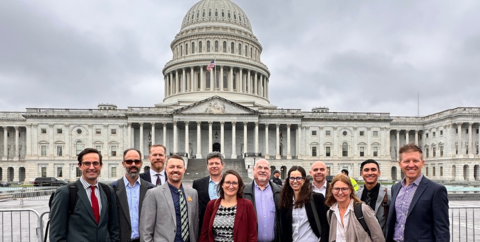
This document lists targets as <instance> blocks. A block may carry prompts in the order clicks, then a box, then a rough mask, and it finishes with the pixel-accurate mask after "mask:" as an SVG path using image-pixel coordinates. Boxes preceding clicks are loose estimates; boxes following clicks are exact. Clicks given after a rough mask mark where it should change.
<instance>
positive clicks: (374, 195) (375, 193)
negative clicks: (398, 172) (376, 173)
mask: <svg viewBox="0 0 480 242" xmlns="http://www.w3.org/2000/svg"><path fill="white" fill-rule="evenodd" d="M379 190H380V183H377V185H375V186H374V187H373V188H372V190H368V189H367V187H366V186H363V192H362V197H361V198H360V200H362V201H364V202H365V203H367V196H368V195H369V194H368V193H370V203H367V205H368V206H370V207H371V208H372V209H373V211H375V205H376V204H377V198H378V191H379Z"/></svg>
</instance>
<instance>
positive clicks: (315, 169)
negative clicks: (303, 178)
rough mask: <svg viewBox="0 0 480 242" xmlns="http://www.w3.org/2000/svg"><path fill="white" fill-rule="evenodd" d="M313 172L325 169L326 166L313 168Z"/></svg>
mask: <svg viewBox="0 0 480 242" xmlns="http://www.w3.org/2000/svg"><path fill="white" fill-rule="evenodd" d="M312 171H313V172H319V171H325V168H313V169H312Z"/></svg>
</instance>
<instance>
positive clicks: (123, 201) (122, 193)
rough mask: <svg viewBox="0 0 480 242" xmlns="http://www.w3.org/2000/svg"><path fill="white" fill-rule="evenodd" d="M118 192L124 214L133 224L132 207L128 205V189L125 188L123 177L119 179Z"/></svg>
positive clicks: (129, 222)
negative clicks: (131, 217) (131, 218)
mask: <svg viewBox="0 0 480 242" xmlns="http://www.w3.org/2000/svg"><path fill="white" fill-rule="evenodd" d="M117 194H118V200H119V201H120V207H121V208H122V211H123V215H124V216H125V218H127V221H128V224H132V223H131V221H130V209H129V207H128V197H127V190H126V188H125V182H123V177H122V178H120V179H119V180H118V188H117ZM102 210H103V209H102Z"/></svg>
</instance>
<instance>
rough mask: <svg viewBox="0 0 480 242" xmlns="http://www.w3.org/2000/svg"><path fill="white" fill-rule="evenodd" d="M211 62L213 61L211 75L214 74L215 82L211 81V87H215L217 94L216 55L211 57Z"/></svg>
mask: <svg viewBox="0 0 480 242" xmlns="http://www.w3.org/2000/svg"><path fill="white" fill-rule="evenodd" d="M213 63H214V65H213V72H214V74H213V76H214V80H215V82H214V83H213V87H214V89H215V95H217V56H214V57H213Z"/></svg>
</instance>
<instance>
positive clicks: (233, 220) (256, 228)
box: [50, 144, 450, 242]
mask: <svg viewBox="0 0 480 242" xmlns="http://www.w3.org/2000/svg"><path fill="white" fill-rule="evenodd" d="M141 157H142V154H141V152H140V151H139V150H136V149H127V150H125V151H124V153H123V162H122V165H123V166H124V168H125V171H126V173H125V175H124V176H122V178H120V179H119V180H118V181H115V182H113V183H112V184H111V186H106V185H104V184H102V183H99V182H98V176H99V175H100V171H101V169H102V166H103V163H102V155H101V153H100V152H99V151H97V150H95V149H91V148H87V149H85V150H83V151H82V152H81V153H80V154H79V155H78V167H79V169H80V170H81V172H82V176H81V177H80V178H79V179H78V180H77V181H76V182H75V183H72V184H69V185H68V186H65V187H61V188H59V189H58V190H57V191H56V193H55V196H54V197H53V201H52V206H51V212H50V220H51V228H50V241H55V242H56V241H122V242H123V241H130V242H137V241H148V242H149V241H167V242H187V241H189V242H197V241H201V242H204V241H205V242H206V241H211V242H214V241H239V242H243V241H261V242H282V241H287V242H290V241H301V242H310V241H311V242H318V241H322V242H327V241H328V242H355V241H358V242H369V241H373V242H381V241H388V242H392V241H396V242H408V241H449V240H450V235H449V218H448V197H447V191H446V189H445V187H444V186H443V185H440V184H437V183H435V182H433V181H430V180H429V179H427V178H426V177H425V176H424V175H423V174H422V168H423V166H424V164H425V161H424V160H423V154H422V150H421V148H420V147H418V146H417V145H414V144H407V145H405V146H403V147H402V148H401V149H400V150H399V161H398V166H399V167H400V168H401V170H402V172H403V174H404V176H405V178H404V179H403V180H402V181H401V182H398V183H396V184H395V185H393V186H392V188H391V189H390V188H387V187H385V186H384V185H382V184H380V183H379V181H378V180H379V177H380V176H381V172H380V165H379V164H378V162H377V161H375V160H372V159H369V160H366V161H364V162H363V163H362V164H361V169H360V170H361V171H360V175H361V176H362V178H363V180H364V182H365V184H364V185H363V186H361V187H359V186H358V184H357V183H356V182H355V180H354V179H352V178H350V177H348V171H346V170H345V171H342V173H341V174H338V175H336V176H334V177H333V179H332V181H330V182H329V181H327V179H326V178H327V175H328V173H329V171H328V170H327V167H326V165H325V163H323V162H321V161H317V162H314V163H313V164H312V166H311V167H310V170H309V171H308V174H309V175H310V176H311V180H310V179H309V178H308V177H307V171H306V170H305V168H303V167H301V166H295V165H294V166H292V167H291V168H290V169H289V170H288V173H287V177H286V179H285V180H283V181H282V180H281V179H280V178H279V176H280V172H279V171H276V170H275V171H273V176H272V171H271V168H270V164H269V162H268V160H265V159H260V160H258V161H257V162H256V163H255V165H254V167H253V178H254V179H253V181H252V182H250V183H247V184H245V183H244V181H243V179H242V177H241V176H240V175H239V174H238V172H236V171H235V170H227V171H223V168H224V165H225V163H224V158H223V155H222V154H221V153H218V152H212V153H210V154H208V156H207V157H206V167H207V170H208V173H209V176H207V177H204V178H201V179H198V180H195V181H194V182H193V186H192V188H190V187H188V186H184V185H183V182H182V179H183V175H184V174H185V162H184V160H183V158H182V157H181V156H177V155H172V156H170V157H168V158H167V156H166V148H165V147H164V146H163V145H152V146H151V147H150V151H149V156H148V159H149V161H150V163H151V167H150V169H149V170H147V171H145V173H143V174H140V170H141V168H142V165H143V164H142V159H141Z"/></svg>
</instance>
